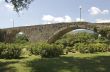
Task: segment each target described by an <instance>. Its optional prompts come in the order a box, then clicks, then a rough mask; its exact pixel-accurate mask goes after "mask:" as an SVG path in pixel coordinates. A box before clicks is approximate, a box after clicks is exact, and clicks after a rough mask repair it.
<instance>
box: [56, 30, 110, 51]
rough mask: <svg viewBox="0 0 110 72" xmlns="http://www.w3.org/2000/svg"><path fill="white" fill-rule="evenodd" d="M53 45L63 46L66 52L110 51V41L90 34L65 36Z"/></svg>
mask: <svg viewBox="0 0 110 72" xmlns="http://www.w3.org/2000/svg"><path fill="white" fill-rule="evenodd" d="M55 43H56V44H62V45H64V47H65V50H66V52H67V51H68V52H73V53H74V52H80V53H94V52H108V51H110V47H109V44H110V40H109V39H108V38H106V37H103V36H100V37H98V35H97V34H92V33H85V32H82V33H75V34H66V35H64V36H63V37H62V38H61V39H59V40H57V41H56V42H55Z"/></svg>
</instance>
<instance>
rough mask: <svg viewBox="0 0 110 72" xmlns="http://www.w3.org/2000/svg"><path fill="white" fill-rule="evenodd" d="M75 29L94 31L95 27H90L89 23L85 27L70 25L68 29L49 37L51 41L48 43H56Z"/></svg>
mask: <svg viewBox="0 0 110 72" xmlns="http://www.w3.org/2000/svg"><path fill="white" fill-rule="evenodd" d="M75 29H87V30H92V31H93V30H94V26H92V27H91V26H90V25H88V24H87V23H85V25H83V24H78V25H77V24H74V25H70V26H67V27H63V28H61V29H60V30H57V31H56V32H55V33H54V34H53V35H52V36H50V37H49V39H48V40H47V42H48V43H54V42H55V41H56V40H58V39H59V38H60V37H61V36H63V35H64V34H66V33H68V32H70V31H72V30H75Z"/></svg>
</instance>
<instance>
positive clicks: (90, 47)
mask: <svg viewBox="0 0 110 72" xmlns="http://www.w3.org/2000/svg"><path fill="white" fill-rule="evenodd" d="M74 48H75V49H76V50H77V51H79V52H80V53H94V52H107V51H108V50H109V47H108V45H107V44H104V43H90V44H86V43H77V44H75V46H74Z"/></svg>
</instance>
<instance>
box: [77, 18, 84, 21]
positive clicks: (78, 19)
mask: <svg viewBox="0 0 110 72" xmlns="http://www.w3.org/2000/svg"><path fill="white" fill-rule="evenodd" d="M76 21H77V22H80V21H81V22H84V21H85V20H84V19H81V20H80V18H76Z"/></svg>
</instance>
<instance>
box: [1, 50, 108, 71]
mask: <svg viewBox="0 0 110 72" xmlns="http://www.w3.org/2000/svg"><path fill="white" fill-rule="evenodd" d="M0 72H110V52H105V53H95V54H80V53H75V54H73V53H69V54H68V55H62V56H61V57H58V58H41V57H40V56H30V57H28V58H21V59H11V60H10V59H9V60H8V59H0Z"/></svg>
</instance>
